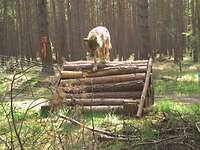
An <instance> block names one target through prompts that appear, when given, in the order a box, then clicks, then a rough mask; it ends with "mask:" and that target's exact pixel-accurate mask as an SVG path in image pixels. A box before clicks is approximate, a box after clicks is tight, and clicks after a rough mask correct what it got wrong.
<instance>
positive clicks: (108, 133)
mask: <svg viewBox="0 0 200 150" xmlns="http://www.w3.org/2000/svg"><path fill="white" fill-rule="evenodd" d="M58 117H60V118H62V119H64V120H68V121H70V122H71V123H73V124H75V125H79V126H80V127H82V128H84V129H87V130H89V131H92V132H96V133H99V134H103V135H107V136H110V137H115V138H116V139H117V137H119V138H127V135H121V134H114V133H111V132H107V131H104V130H101V129H95V128H91V127H88V126H86V125H84V124H82V123H80V122H78V121H77V120H75V119H72V118H70V117H67V116H64V115H58ZM130 138H136V136H130ZM127 139H128V138H127Z"/></svg>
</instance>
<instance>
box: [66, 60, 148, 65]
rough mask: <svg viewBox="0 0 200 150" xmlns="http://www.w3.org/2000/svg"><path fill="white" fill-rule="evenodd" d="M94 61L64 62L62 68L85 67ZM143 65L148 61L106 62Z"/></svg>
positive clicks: (110, 62) (109, 62) (108, 62)
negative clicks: (83, 65)
mask: <svg viewBox="0 0 200 150" xmlns="http://www.w3.org/2000/svg"><path fill="white" fill-rule="evenodd" d="M93 63H94V61H85V60H83V61H66V62H64V63H63V66H64V65H71V66H73V65H82V64H85V65H89V64H93ZM143 63H148V60H136V61H131V60H130V61H129V60H128V61H106V64H120V65H121V64H143ZM98 64H102V63H98Z"/></svg>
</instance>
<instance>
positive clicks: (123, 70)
mask: <svg viewBox="0 0 200 150" xmlns="http://www.w3.org/2000/svg"><path fill="white" fill-rule="evenodd" d="M146 71H147V67H146V66H142V67H132V66H129V67H127V66H126V67H123V66H122V67H117V68H107V69H104V70H99V71H97V72H82V71H61V79H70V78H71V79H75V78H82V77H100V76H110V75H122V74H131V73H145V72H146Z"/></svg>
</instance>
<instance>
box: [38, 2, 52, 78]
mask: <svg viewBox="0 0 200 150" xmlns="http://www.w3.org/2000/svg"><path fill="white" fill-rule="evenodd" d="M47 17H48V14H47V0H38V26H39V35H40V42H41V43H40V44H41V47H40V50H41V57H42V72H44V73H48V74H53V73H54V70H53V65H52V52H51V47H50V41H49V32H48V21H47V20H48V19H47Z"/></svg>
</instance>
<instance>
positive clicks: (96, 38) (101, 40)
mask: <svg viewBox="0 0 200 150" xmlns="http://www.w3.org/2000/svg"><path fill="white" fill-rule="evenodd" d="M84 40H85V41H87V44H88V47H89V49H90V52H91V56H92V58H93V59H94V64H96V63H97V58H99V59H100V62H101V63H106V60H108V59H109V57H110V49H111V48H112V45H111V39H110V33H109V31H108V29H107V28H105V27H101V26H98V27H96V28H94V29H92V30H91V31H90V32H89V34H88V37H87V38H84Z"/></svg>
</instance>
